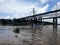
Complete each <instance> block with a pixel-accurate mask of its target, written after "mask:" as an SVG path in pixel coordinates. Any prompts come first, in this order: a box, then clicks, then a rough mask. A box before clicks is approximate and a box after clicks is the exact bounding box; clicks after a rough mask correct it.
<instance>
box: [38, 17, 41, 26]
mask: <svg viewBox="0 0 60 45" xmlns="http://www.w3.org/2000/svg"><path fill="white" fill-rule="evenodd" d="M38 23H39V24H40V25H41V24H42V17H40V18H39V19H38Z"/></svg>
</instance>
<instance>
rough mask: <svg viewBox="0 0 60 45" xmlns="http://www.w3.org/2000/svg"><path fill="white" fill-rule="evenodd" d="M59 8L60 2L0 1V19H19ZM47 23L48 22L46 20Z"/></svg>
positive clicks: (59, 0) (56, 0) (58, 0)
mask: <svg viewBox="0 0 60 45" xmlns="http://www.w3.org/2000/svg"><path fill="white" fill-rule="evenodd" d="M33 8H35V12H36V14H38V13H44V12H48V11H51V10H55V9H59V8H60V0H0V18H7V19H9V18H11V19H12V18H21V17H26V16H30V15H32V14H33ZM47 21H48V20H47Z"/></svg>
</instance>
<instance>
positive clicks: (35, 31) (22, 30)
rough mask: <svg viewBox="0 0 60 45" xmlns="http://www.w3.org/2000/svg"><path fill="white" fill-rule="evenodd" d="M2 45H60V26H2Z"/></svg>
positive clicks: (0, 33)
mask: <svg viewBox="0 0 60 45" xmlns="http://www.w3.org/2000/svg"><path fill="white" fill-rule="evenodd" d="M0 45H60V26H58V27H53V26H52V25H49V26H47V25H46V26H38V27H34V28H33V27H28V28H26V27H19V26H15V27H14V26H1V27H0Z"/></svg>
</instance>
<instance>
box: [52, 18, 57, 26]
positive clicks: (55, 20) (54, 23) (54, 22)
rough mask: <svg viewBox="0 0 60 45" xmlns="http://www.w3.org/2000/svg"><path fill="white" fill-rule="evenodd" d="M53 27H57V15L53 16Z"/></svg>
mask: <svg viewBox="0 0 60 45" xmlns="http://www.w3.org/2000/svg"><path fill="white" fill-rule="evenodd" d="M53 27H57V18H56V17H54V18H53Z"/></svg>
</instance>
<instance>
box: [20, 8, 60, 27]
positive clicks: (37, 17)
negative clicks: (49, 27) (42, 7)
mask: <svg viewBox="0 0 60 45" xmlns="http://www.w3.org/2000/svg"><path fill="white" fill-rule="evenodd" d="M57 18H60V9H58V10H54V11H50V12H46V13H41V14H35V15H32V16H27V17H24V19H25V20H37V21H39V22H42V20H44V19H53V26H57ZM21 19H23V18H21Z"/></svg>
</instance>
